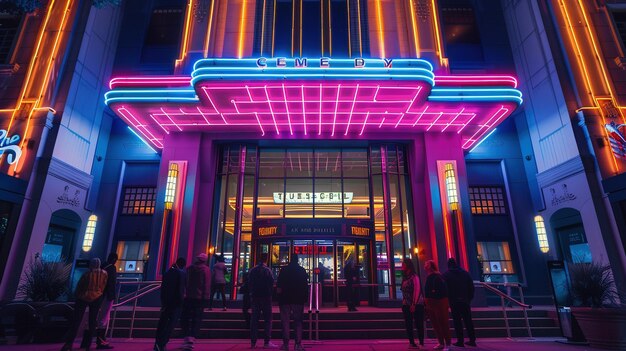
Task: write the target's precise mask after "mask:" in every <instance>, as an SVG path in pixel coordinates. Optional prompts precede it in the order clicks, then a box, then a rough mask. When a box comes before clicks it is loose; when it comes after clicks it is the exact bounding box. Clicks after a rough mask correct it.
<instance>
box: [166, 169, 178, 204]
mask: <svg viewBox="0 0 626 351" xmlns="http://www.w3.org/2000/svg"><path fill="white" fill-rule="evenodd" d="M177 181H178V164H177V163H170V168H169V170H168V172H167V185H166V186H165V209H166V210H171V209H172V205H173V204H174V195H175V194H176V182H177Z"/></svg>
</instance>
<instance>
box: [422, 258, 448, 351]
mask: <svg viewBox="0 0 626 351" xmlns="http://www.w3.org/2000/svg"><path fill="white" fill-rule="evenodd" d="M424 269H425V270H426V273H427V274H428V276H427V277H426V284H424V297H425V298H424V304H425V306H424V307H425V309H426V312H427V313H428V317H429V318H430V322H431V324H432V326H433V329H434V330H435V335H436V336H437V340H438V341H439V344H438V345H437V346H435V347H434V349H435V350H442V349H444V348H448V347H450V344H451V343H452V341H451V339H450V326H448V319H449V313H448V287H447V285H446V281H445V280H444V279H443V275H441V273H439V270H438V269H437V264H436V263H435V261H433V260H429V261H426V263H425V264H424Z"/></svg>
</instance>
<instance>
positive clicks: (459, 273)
mask: <svg viewBox="0 0 626 351" xmlns="http://www.w3.org/2000/svg"><path fill="white" fill-rule="evenodd" d="M443 278H444V279H445V280H446V284H447V285H448V299H449V300H450V311H451V313H452V320H453V321H454V331H455V333H456V338H457V341H456V343H455V344H454V346H458V347H464V345H467V346H472V347H475V346H476V332H475V331H474V322H473V321H472V308H471V307H470V304H471V302H472V299H473V298H474V280H473V279H472V276H471V275H470V274H469V272H467V271H466V270H464V269H463V268H461V267H459V265H458V264H457V262H456V260H455V259H454V258H452V257H451V258H450V259H448V271H447V272H445V273H444V274H443ZM463 323H465V328H467V335H468V337H469V341H468V342H466V343H465V344H463Z"/></svg>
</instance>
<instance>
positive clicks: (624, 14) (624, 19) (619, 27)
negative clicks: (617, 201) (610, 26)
mask: <svg viewBox="0 0 626 351" xmlns="http://www.w3.org/2000/svg"><path fill="white" fill-rule="evenodd" d="M611 14H612V15H613V22H615V31H616V32H617V33H618V34H619V36H620V38H621V39H622V45H623V47H624V48H626V11H612V12H611Z"/></svg>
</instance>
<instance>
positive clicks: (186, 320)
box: [180, 253, 211, 350]
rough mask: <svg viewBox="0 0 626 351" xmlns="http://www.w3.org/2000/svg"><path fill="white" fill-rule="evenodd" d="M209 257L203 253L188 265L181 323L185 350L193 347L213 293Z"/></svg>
mask: <svg viewBox="0 0 626 351" xmlns="http://www.w3.org/2000/svg"><path fill="white" fill-rule="evenodd" d="M207 259H208V256H207V254H205V253H201V254H199V255H198V256H196V259H195V262H194V263H193V264H192V265H191V266H189V267H187V291H186V296H185V301H184V303H183V313H182V317H181V323H180V324H181V327H182V329H183V335H184V336H185V341H184V344H183V346H182V347H181V348H182V349H183V350H192V349H193V344H194V343H195V341H196V338H197V337H198V332H199V331H200V323H201V322H202V312H203V310H204V307H206V305H207V302H208V300H209V296H210V294H211V269H210V268H209V266H207V264H206V263H207Z"/></svg>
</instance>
